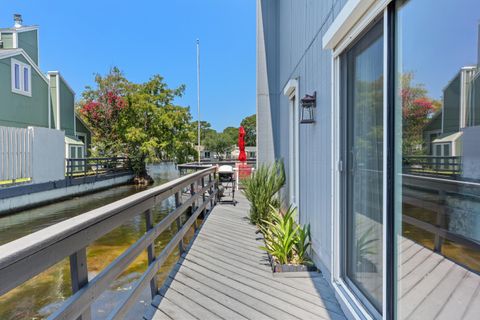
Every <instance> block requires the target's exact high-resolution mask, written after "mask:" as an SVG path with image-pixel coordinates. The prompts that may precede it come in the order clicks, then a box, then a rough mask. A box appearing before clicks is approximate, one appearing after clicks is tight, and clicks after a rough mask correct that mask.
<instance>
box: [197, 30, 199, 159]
mask: <svg viewBox="0 0 480 320" xmlns="http://www.w3.org/2000/svg"><path fill="white" fill-rule="evenodd" d="M197 112H198V121H197V135H198V163H200V40H198V39H197Z"/></svg>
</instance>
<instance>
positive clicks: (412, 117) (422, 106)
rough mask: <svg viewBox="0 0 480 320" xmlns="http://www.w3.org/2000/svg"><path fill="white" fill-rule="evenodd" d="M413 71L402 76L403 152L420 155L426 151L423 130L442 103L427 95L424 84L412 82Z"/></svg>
mask: <svg viewBox="0 0 480 320" xmlns="http://www.w3.org/2000/svg"><path fill="white" fill-rule="evenodd" d="M412 82H413V73H405V74H403V76H402V88H401V92H400V94H401V100H402V118H403V154H404V155H418V154H423V152H424V147H425V146H424V141H423V130H424V129H425V126H426V125H427V124H428V123H429V121H430V119H431V116H432V115H433V113H435V112H436V111H437V110H438V109H439V107H440V103H439V102H437V101H435V100H432V99H430V98H429V97H428V96H427V90H426V89H425V88H424V86H423V85H420V84H416V85H414V84H412Z"/></svg>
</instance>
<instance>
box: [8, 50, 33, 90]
mask: <svg viewBox="0 0 480 320" xmlns="http://www.w3.org/2000/svg"><path fill="white" fill-rule="evenodd" d="M10 63H11V73H10V76H11V81H12V92H13V93H17V94H21V95H24V96H28V97H31V96H32V67H31V66H30V65H29V64H26V63H23V62H21V61H18V60H17V59H13V58H11V62H10ZM15 65H18V66H19V75H18V76H19V82H20V89H17V88H15ZM25 68H27V69H28V91H27V90H25V88H24V85H25V82H24V69H25Z"/></svg>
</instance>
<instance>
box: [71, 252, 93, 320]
mask: <svg viewBox="0 0 480 320" xmlns="http://www.w3.org/2000/svg"><path fill="white" fill-rule="evenodd" d="M70 277H71V279H72V292H73V293H75V292H77V291H78V290H80V289H81V288H82V287H84V286H85V285H86V284H87V283H88V268H87V248H83V249H81V250H79V251H77V252H75V253H74V254H72V255H71V256H70ZM91 318H92V315H91V312H90V307H88V308H87V309H86V310H85V311H84V312H83V313H82V315H81V316H80V317H78V318H77V320H90V319H91Z"/></svg>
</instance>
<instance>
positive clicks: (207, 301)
mask: <svg viewBox="0 0 480 320" xmlns="http://www.w3.org/2000/svg"><path fill="white" fill-rule="evenodd" d="M237 199H238V201H239V203H238V204H237V205H236V206H233V205H231V204H219V205H217V206H216V207H215V208H214V209H213V210H212V212H211V213H210V214H209V216H208V217H207V218H206V220H205V222H204V225H203V226H202V228H201V229H200V231H199V232H198V234H197V235H196V237H195V240H194V241H193V243H192V244H191V246H190V248H189V250H188V252H187V253H185V254H184V255H183V256H182V259H181V260H180V261H179V262H178V263H177V265H176V266H175V267H174V271H173V272H172V273H171V274H170V276H169V278H168V279H167V281H166V283H165V285H164V287H162V289H161V290H160V291H159V293H160V295H159V296H157V297H156V298H155V299H154V302H153V303H152V306H151V308H150V309H149V310H148V312H147V314H146V315H145V319H183V318H185V319H187V318H188V319H261V320H271V319H282V320H283V319H338V320H343V319H345V316H344V315H343V312H342V310H341V308H340V306H339V304H338V302H337V301H336V299H335V295H334V293H333V291H332V290H331V288H330V287H329V285H328V283H327V282H326V281H325V279H323V278H322V277H321V274H318V276H315V277H302V278H278V277H274V276H273V274H272V271H271V268H270V265H269V263H268V257H267V255H266V253H265V252H263V251H262V250H261V249H260V248H259V247H260V246H262V245H264V243H263V240H262V239H261V238H260V236H259V234H257V233H256V231H257V230H256V227H255V226H253V225H251V224H250V223H249V222H248V219H247V215H248V210H249V206H248V202H247V201H246V199H245V198H244V197H243V196H242V195H238V194H237Z"/></svg>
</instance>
